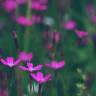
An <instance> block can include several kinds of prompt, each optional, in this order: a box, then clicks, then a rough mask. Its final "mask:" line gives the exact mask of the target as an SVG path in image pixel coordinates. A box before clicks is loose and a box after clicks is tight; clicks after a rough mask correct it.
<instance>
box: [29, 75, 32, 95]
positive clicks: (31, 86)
mask: <svg viewBox="0 0 96 96" xmlns="http://www.w3.org/2000/svg"><path fill="white" fill-rule="evenodd" d="M29 80H30V96H31V93H32V92H31V89H32V78H31V77H30V74H29Z"/></svg>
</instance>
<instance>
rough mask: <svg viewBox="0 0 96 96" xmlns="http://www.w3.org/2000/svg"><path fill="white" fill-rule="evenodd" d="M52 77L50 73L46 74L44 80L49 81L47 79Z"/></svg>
mask: <svg viewBox="0 0 96 96" xmlns="http://www.w3.org/2000/svg"><path fill="white" fill-rule="evenodd" d="M51 79H52V78H51V74H48V75H46V77H45V82H47V81H49V80H51Z"/></svg>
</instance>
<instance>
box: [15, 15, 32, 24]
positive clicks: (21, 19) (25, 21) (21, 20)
mask: <svg viewBox="0 0 96 96" xmlns="http://www.w3.org/2000/svg"><path fill="white" fill-rule="evenodd" d="M16 22H17V23H18V24H20V25H23V26H32V24H33V23H32V19H30V20H29V19H28V18H27V17H25V16H19V17H18V18H17V19H16Z"/></svg>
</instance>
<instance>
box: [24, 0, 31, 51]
mask: <svg viewBox="0 0 96 96" xmlns="http://www.w3.org/2000/svg"><path fill="white" fill-rule="evenodd" d="M27 5H28V7H27V19H30V18H31V6H32V0H27ZM29 38H30V27H29V26H27V27H26V30H25V37H24V40H25V42H24V50H25V51H28V47H29V41H30V39H29Z"/></svg>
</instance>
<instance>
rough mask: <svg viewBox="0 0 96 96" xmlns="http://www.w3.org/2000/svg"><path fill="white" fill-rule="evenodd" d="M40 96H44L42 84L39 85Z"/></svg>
mask: <svg viewBox="0 0 96 96" xmlns="http://www.w3.org/2000/svg"><path fill="white" fill-rule="evenodd" d="M38 96H42V84H39V88H38Z"/></svg>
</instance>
